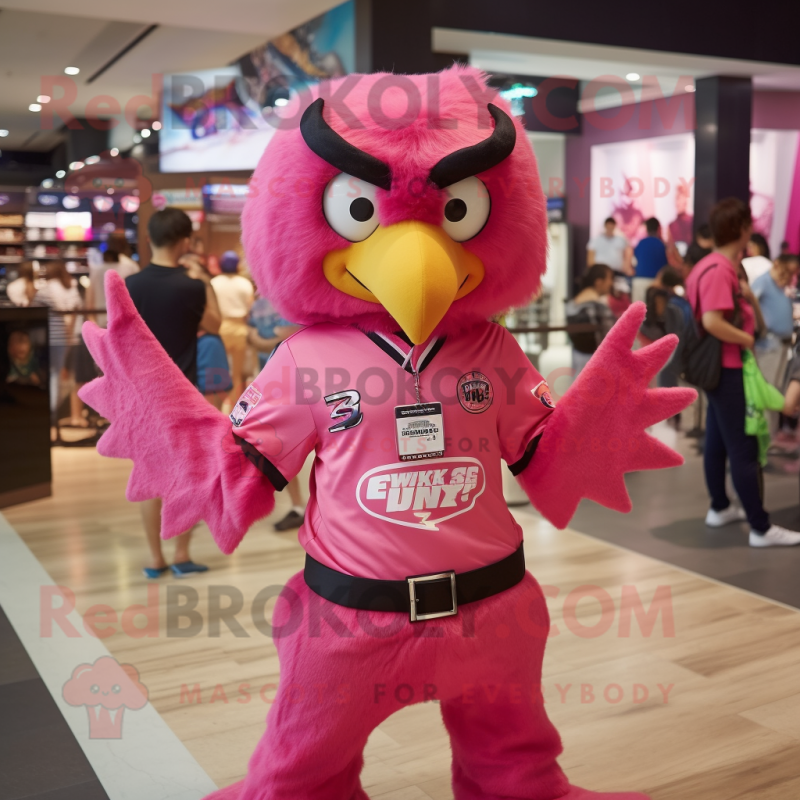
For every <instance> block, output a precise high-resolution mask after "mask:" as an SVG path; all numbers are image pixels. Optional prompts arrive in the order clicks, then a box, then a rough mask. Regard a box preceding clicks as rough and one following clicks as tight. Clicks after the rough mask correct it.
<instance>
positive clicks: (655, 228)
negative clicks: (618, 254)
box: [633, 217, 667, 302]
mask: <svg viewBox="0 0 800 800" xmlns="http://www.w3.org/2000/svg"><path fill="white" fill-rule="evenodd" d="M644 226H645V229H646V230H647V236H645V237H644V239H642V240H641V241H640V242H639V244H637V245H636V248H635V249H634V251H633V254H634V256H635V257H636V277H635V278H634V279H633V301H634V302H636V301H637V300H644V299H645V297H646V295H647V290H648V289H649V288H650V286H652V284H653V281H654V280H655V277H656V275H658V273H659V271H660V270H661V269H662V267H664V266H666V263H667V248H666V247H665V246H664V241H663V239H662V238H661V223H660V222H659V221H658V220H657V219H656V218H655V217H650V219H648V220H646V221H645V223H644Z"/></svg>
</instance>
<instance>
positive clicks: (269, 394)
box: [230, 342, 317, 491]
mask: <svg viewBox="0 0 800 800" xmlns="http://www.w3.org/2000/svg"><path fill="white" fill-rule="evenodd" d="M296 381H297V365H296V364H295V362H294V357H293V356H292V353H291V350H290V349H289V345H288V344H287V343H286V342H283V343H282V344H281V345H280V346H279V347H278V348H276V349H275V350H274V351H273V354H272V356H271V357H270V359H269V361H267V364H266V366H265V367H264V369H263V370H261V373H260V374H259V376H258V377H257V378H256V379H255V380H254V381H253V383H251V384H250V386H248V387H247V389H245V391H244V393H243V394H242V396H241V397H240V398H239V400H238V401H237V403H236V405H235V406H234V408H233V411H232V412H231V415H230V418H231V422H232V423H233V436H234V439H235V441H236V442H237V444H238V445H239V447H240V448H241V449H242V452H243V453H244V455H245V456H247V458H248V459H249V460H250V461H252V462H253V464H255V466H256V467H257V468H258V469H259V470H260V471H261V472H262V473H263V474H264V475H266V476H267V478H269V480H270V482H271V483H272V485H273V486H274V487H275V488H276V489H277V490H278V491H280V490H281V489H283V488H284V486H286V484H287V483H288V482H289V481H290V480H291V479H292V478H293V477H294V476H295V475H297V473H298V472H300V469H301V468H302V466H303V464H304V463H305V460H306V457H307V456H308V454H309V453H310V452H311V451H312V450H313V449H314V447H315V446H316V444H317V430H316V426H315V424H314V419H313V417H312V414H311V408H310V407H309V406H308V404H307V403H303V402H302V393H299V394H298V392H297V390H296Z"/></svg>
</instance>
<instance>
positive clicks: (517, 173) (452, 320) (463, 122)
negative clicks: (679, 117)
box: [242, 66, 547, 333]
mask: <svg viewBox="0 0 800 800" xmlns="http://www.w3.org/2000/svg"><path fill="white" fill-rule="evenodd" d="M382 86H383V87H386V86H389V88H388V89H387V90H386V91H385V92H384V93H383V103H382V104H381V106H380V108H378V107H377V104H376V101H375V100H374V97H375V92H377V91H378V90H379V89H380V88H381V87H382ZM350 87H352V88H350ZM402 87H405V90H403V88H402ZM348 88H349V89H350V91H349V93H347V94H346V96H345V98H344V101H343V102H344V103H345V104H346V108H345V107H344V106H342V105H341V104H338V105H337V104H336V103H334V102H332V101H330V99H329V100H328V102H327V104H326V109H325V119H326V121H327V122H328V124H329V125H331V127H333V128H334V129H335V130H336V131H337V132H338V133H339V134H340V135H342V136H343V137H344V138H345V139H347V140H348V141H349V142H351V143H352V144H354V145H355V146H356V147H359V148H361V149H362V150H365V151H366V152H368V153H371V154H373V155H375V156H377V157H378V158H380V159H381V160H383V161H384V162H386V163H387V164H389V166H390V167H391V170H392V174H393V176H394V181H393V185H392V189H391V191H390V192H386V191H384V190H379V191H378V213H379V218H380V220H381V223H382V224H383V225H391V224H393V223H395V222H398V221H401V220H407V219H416V220H423V221H425V222H430V223H434V224H439V223H440V222H441V220H442V218H443V208H444V196H443V193H442V192H440V191H439V190H438V189H436V188H435V187H433V186H432V185H431V184H430V183H428V182H427V176H428V173H429V171H430V169H431V167H432V166H433V165H434V164H436V162H438V161H439V160H440V159H441V158H443V157H444V156H445V155H448V154H449V153H452V152H454V151H455V150H458V149H460V148H462V147H466V146H469V145H472V144H476V143H477V142H480V141H482V140H483V139H485V138H487V137H488V136H489V135H490V134H491V132H492V127H493V122H492V120H491V117H490V116H489V113H488V111H487V108H486V106H487V103H488V102H493V103H495V104H496V105H498V106H500V107H501V108H503V110H504V111H505V112H506V113H508V114H509V116H511V112H510V109H509V108H508V105H507V104H506V103H505V101H504V100H503V99H502V98H500V97H499V96H497V95H496V94H495V93H493V92H489V93H488V94H483V93H485V92H486V91H487V90H486V82H485V76H484V75H483V74H482V73H481V72H479V71H478V70H476V69H473V68H471V67H462V66H454V67H452V68H451V69H448V70H445V71H444V72H441V73H438V74H437V75H388V74H386V73H379V74H374V75H350V76H347V77H346V78H342V79H340V80H337V81H332V82H331V83H330V84H322V85H321V86H320V88H319V89H318V92H319V94H320V95H321V96H323V97H327V98H330V97H331V96H332V95H333V96H335V93H336V92H337V91H339V92H341V93H344V92H345V90H347V89H348ZM371 90H372V92H373V95H372V97H373V99H370V91H371ZM415 92H416V93H418V96H419V98H420V103H419V109H418V111H417V109H416V108H415V107H412V108H411V112H410V113H409V112H408V109H407V106H408V99H407V98H408V94H411V95H413V94H414V93H415ZM316 93H317V92H316V91H315V94H316ZM476 97H477V98H478V99H476ZM311 99H312V98H311V97H306V98H305V100H304V103H305V104H307V103H308V102H310V101H311ZM337 109H338V110H340V111H341V116H339V115H337V113H336V110H337ZM301 110H302V109H299V108H298V109H296V111H297V113H295V114H294V115H293V117H292V119H293V123H292V124H291V125H287V126H286V129H284V130H279V131H278V132H277V133H276V134H275V136H274V137H273V139H272V141H271V142H270V144H269V146H268V147H267V149H266V151H265V153H264V155H263V157H262V159H261V161H260V163H259V165H258V167H257V169H256V171H255V173H254V175H253V180H252V183H251V187H252V188H251V197H250V198H249V200H248V202H247V206H246V208H245V211H244V215H243V218H242V228H243V234H242V239H243V242H244V245H245V249H246V253H247V258H248V263H249V266H250V269H251V271H252V274H253V276H254V278H255V280H256V283H257V285H258V287H259V289H260V291H261V292H262V293H264V294H265V295H266V296H267V297H269V298H270V299H271V300H272V302H273V303H274V304H275V305H276V307H277V308H278V309H279V310H280V312H281V313H282V314H283V316H285V317H286V318H287V319H290V320H292V321H293V322H296V323H299V324H304V325H308V324H312V323H315V322H323V321H325V322H331V321H335V322H342V323H355V324H358V325H359V326H360V327H361V328H363V329H366V330H379V331H383V332H386V331H389V330H396V329H397V328H398V326H397V324H396V323H395V322H394V321H393V320H392V319H391V317H390V316H389V314H388V313H387V312H386V311H385V310H383V308H382V307H380V306H379V305H377V304H374V303H368V302H366V301H363V300H358V299H356V298H354V297H350V296H348V295H345V294H344V293H342V292H340V291H338V290H337V289H334V288H333V286H331V285H330V284H329V283H328V282H327V281H326V280H325V277H324V276H323V274H322V259H323V257H324V256H325V254H326V253H328V252H330V251H331V250H336V249H339V248H343V247H346V246H348V244H349V243H348V242H347V241H345V240H344V239H343V238H341V237H340V236H339V235H338V234H336V233H335V232H334V231H333V230H332V229H331V228H330V227H329V225H328V224H327V222H326V221H325V218H324V215H323V213H322V194H323V191H324V189H325V186H326V185H327V183H328V181H330V179H331V178H332V177H334V175H336V174H337V172H338V171H337V170H336V168H335V167H332V166H331V165H330V164H328V163H326V162H325V161H324V160H323V159H321V158H319V156H317V155H315V154H314V153H312V152H311V151H310V150H309V149H308V147H307V146H306V144H305V142H304V141H303V138H302V135H301V133H300V130H299V124H298V121H299V116H300V114H299V112H300V111H301ZM356 112H357V113H356ZM415 112H416V113H415ZM382 114H385V115H386V116H387V117H388V118H390V119H396V120H398V122H396V123H394V124H393V125H392V124H390V123H387V122H386V120H384V119H383V117H382ZM342 117H344V119H343V118H342ZM512 119H513V117H512ZM376 120H377V121H376ZM454 121H456V127H451V126H452V124H453V122H454ZM379 123H381V124H379ZM514 124H515V125H516V127H517V143H516V147H515V148H514V151H513V153H512V154H511V155H510V156H509V157H508V158H507V159H505V161H503V162H502V163H500V164H499V165H497V166H496V167H494V168H493V169H490V170H488V171H487V172H484V173H482V174H481V175H479V176H478V177H480V179H481V180H483V181H484V183H485V184H486V186H487V188H488V190H489V194H490V196H491V200H492V213H491V216H490V217H489V221H488V222H487V224H486V226H485V227H484V229H483V230H482V231H481V232H480V233H479V234H478V235H477V236H475V237H474V238H473V239H471V240H469V241H467V242H466V243H465V244H464V247H466V248H467V249H468V250H471V251H472V252H474V253H475V254H476V255H477V256H478V257H479V258H480V259H481V260H482V261H483V263H484V266H485V267H486V277H485V278H484V280H483V282H482V283H481V285H480V286H478V287H477V289H475V291H473V292H471V293H470V294H469V295H467V296H466V297H464V298H462V299H461V300H458V301H456V302H455V303H454V304H453V306H452V307H451V308H450V310H449V311H448V313H447V314H446V315H445V318H444V319H443V320H442V322H441V324H440V325H439V327H438V329H437V331H436V332H437V333H446V332H448V331H454V330H459V329H463V328H467V327H470V326H471V325H472V324H474V323H475V322H478V321H480V320H485V319H487V318H488V317H490V316H492V315H493V314H496V313H499V312H502V311H504V310H505V309H507V308H510V307H511V306H514V305H517V306H518V305H520V304H521V303H523V302H525V300H526V299H527V298H529V297H530V296H531V295H533V294H534V292H535V291H536V290H537V289H538V287H539V281H540V278H541V275H542V273H543V272H544V270H545V266H546V251H547V230H546V204H545V198H544V194H543V192H542V189H541V186H540V183H539V175H538V172H537V168H536V159H535V158H534V155H533V151H532V149H531V146H530V144H529V142H528V139H527V137H526V135H525V132H524V130H523V128H522V126H521V124H520V122H519V121H518V120H516V119H515V122H514ZM387 128H393V129H387Z"/></svg>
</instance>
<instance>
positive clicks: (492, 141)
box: [428, 103, 517, 189]
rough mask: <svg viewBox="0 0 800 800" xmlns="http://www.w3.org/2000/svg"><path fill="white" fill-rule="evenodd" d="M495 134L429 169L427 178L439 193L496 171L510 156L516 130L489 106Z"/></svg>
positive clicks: (505, 117)
mask: <svg viewBox="0 0 800 800" xmlns="http://www.w3.org/2000/svg"><path fill="white" fill-rule="evenodd" d="M488 109H489V113H490V114H491V115H492V118H493V119H494V130H493V131H492V135H491V136H490V137H489V138H488V139H484V140H483V141H482V142H478V144H473V145H472V146H470V147H462V148H461V150H456V151H455V152H454V153H450V154H449V155H446V156H445V157H444V158H443V159H442V160H441V161H439V163H438V164H436V165H434V167H433V169H431V171H430V174H429V175H428V178H429V179H430V181H431V182H432V183H434V184H435V185H436V186H438V187H439V188H440V189H444V188H446V187H447V186H452V185H453V184H454V183H458V182H459V181H463V180H464V178H471V177H472V176H473V175H477V174H478V173H479V172H485V171H486V170H487V169H491V168H492V167H496V166H497V165H498V164H499V163H500V162H501V161H503V160H504V159H506V158H508V156H510V155H511V152H512V150H513V149H514V145H515V144H516V141H517V129H516V127H515V126H514V123H513V122H512V121H511V118H510V117H509V116H508V114H506V113H505V111H503V110H502V109H500V108H498V107H497V106H496V105H494V104H493V103H489V105H488Z"/></svg>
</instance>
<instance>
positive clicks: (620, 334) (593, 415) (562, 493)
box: [519, 303, 697, 528]
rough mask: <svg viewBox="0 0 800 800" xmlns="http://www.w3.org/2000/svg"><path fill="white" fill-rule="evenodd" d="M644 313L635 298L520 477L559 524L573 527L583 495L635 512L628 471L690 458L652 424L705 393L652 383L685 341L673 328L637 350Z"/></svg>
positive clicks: (573, 388) (534, 500)
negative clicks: (663, 438)
mask: <svg viewBox="0 0 800 800" xmlns="http://www.w3.org/2000/svg"><path fill="white" fill-rule="evenodd" d="M644 315H645V305H644V303H635V304H634V305H632V306H631V307H630V308H629V309H628V310H627V311H626V312H625V314H624V315H623V316H622V317H621V319H620V320H619V322H617V324H616V325H614V327H613V328H612V329H611V331H610V332H609V334H608V335H607V336H606V338H605V339H604V340H603V343H602V344H601V345H600V347H599V348H598V350H597V352H596V353H595V354H594V356H592V358H591V360H590V361H589V363H588V365H587V366H586V367H585V368H584V369H583V371H582V372H581V374H580V375H579V376H578V377H577V378H576V380H575V383H574V384H573V385H572V386H571V387H570V389H569V391H568V392H567V393H566V394H565V395H564V397H563V398H562V399H561V401H560V402H559V403H558V406H557V408H556V410H555V411H554V412H553V414H552V416H551V417H550V420H549V421H548V423H547V427H546V428H545V431H544V434H543V436H542V438H541V440H540V442H539V446H538V448H537V450H536V453H535V455H534V457H533V459H532V460H531V463H530V464H529V465H528V466H527V467H526V469H525V470H524V472H522V474H521V475H520V476H519V480H520V483H521V484H522V486H523V488H524V489H525V491H526V492H527V494H528V496H529V497H530V499H531V502H532V503H533V505H534V506H535V507H536V508H537V509H538V510H539V512H540V513H541V514H543V515H544V516H545V517H546V518H547V519H549V520H550V521H551V522H552V523H553V524H554V525H555V526H556V527H559V528H564V527H566V525H567V523H568V522H569V521H570V519H571V518H572V515H573V514H574V513H575V509H576V508H577V507H578V503H579V502H580V500H581V498H582V497H588V498H589V499H590V500H594V501H595V502H597V503H600V504H601V505H604V506H606V507H607V508H612V509H614V510H615V511H623V512H627V511H630V510H631V500H630V497H629V496H628V491H627V489H626V488H625V480H624V478H623V476H624V474H625V473H626V472H634V471H637V470H644V469H662V468H664V467H676V466H679V465H680V464H682V463H683V458H682V457H681V456H680V455H678V453H676V452H675V451H674V450H671V449H670V448H669V447H667V446H666V445H664V444H662V443H661V442H659V441H658V440H656V439H654V438H653V437H652V436H650V435H648V434H647V433H646V431H645V429H646V428H647V427H649V426H650V425H654V424H655V423H657V422H660V421H661V420H664V419H668V418H669V417H672V416H674V415H675V414H677V413H678V412H679V411H681V410H682V409H684V408H686V406H688V405H689V404H690V403H691V402H692V401H693V400H694V399H695V397H696V396H697V392H695V391H694V389H650V388H648V385H649V383H650V382H651V381H652V379H653V378H654V377H655V375H656V374H657V373H658V372H659V370H660V369H661V368H662V367H663V366H664V364H665V363H666V362H667V359H668V358H669V356H670V354H671V353H672V351H673V350H674V349H675V345H676V344H677V341H678V340H677V337H675V336H674V335H669V336H665V337H664V338H662V339H659V340H658V341H657V342H655V343H654V344H651V345H649V346H648V347H644V348H642V349H641V350H637V351H632V350H631V346H632V345H633V342H634V339H635V338H636V333H637V331H638V330H639V327H640V326H641V324H642V321H643V319H644Z"/></svg>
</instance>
